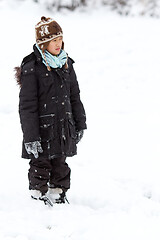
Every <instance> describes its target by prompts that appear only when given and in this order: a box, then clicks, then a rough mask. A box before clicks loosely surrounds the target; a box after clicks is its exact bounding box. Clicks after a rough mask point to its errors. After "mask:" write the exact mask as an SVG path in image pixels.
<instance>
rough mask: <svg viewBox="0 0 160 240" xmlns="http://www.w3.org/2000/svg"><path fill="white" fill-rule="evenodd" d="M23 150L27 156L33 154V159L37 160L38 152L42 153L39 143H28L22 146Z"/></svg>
mask: <svg viewBox="0 0 160 240" xmlns="http://www.w3.org/2000/svg"><path fill="white" fill-rule="evenodd" d="M24 146H25V149H26V151H27V153H28V154H31V153H32V154H33V155H34V157H35V158H38V152H39V153H42V152H43V149H42V147H41V143H40V142H39V141H35V142H29V143H25V144H24Z"/></svg>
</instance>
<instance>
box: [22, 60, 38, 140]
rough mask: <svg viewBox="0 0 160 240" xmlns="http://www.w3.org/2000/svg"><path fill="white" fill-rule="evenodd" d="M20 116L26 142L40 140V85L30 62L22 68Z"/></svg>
mask: <svg viewBox="0 0 160 240" xmlns="http://www.w3.org/2000/svg"><path fill="white" fill-rule="evenodd" d="M19 114H20V122H21V127H22V132H23V139H24V142H33V141H37V140H40V135H39V118H38V85H37V79H36V75H35V67H34V64H33V62H28V63H26V64H25V65H24V66H23V67H22V74H21V90H20V94H19Z"/></svg>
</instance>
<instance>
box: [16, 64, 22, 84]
mask: <svg viewBox="0 0 160 240" xmlns="http://www.w3.org/2000/svg"><path fill="white" fill-rule="evenodd" d="M14 72H15V75H14V76H15V79H16V82H17V85H19V87H21V72H22V69H21V67H15V68H14Z"/></svg>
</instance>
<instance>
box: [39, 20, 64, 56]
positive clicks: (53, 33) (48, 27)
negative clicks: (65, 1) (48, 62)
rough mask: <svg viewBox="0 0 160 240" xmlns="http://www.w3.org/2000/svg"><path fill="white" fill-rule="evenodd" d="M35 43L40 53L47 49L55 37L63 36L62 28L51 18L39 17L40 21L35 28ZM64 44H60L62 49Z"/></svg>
mask: <svg viewBox="0 0 160 240" xmlns="http://www.w3.org/2000/svg"><path fill="white" fill-rule="evenodd" d="M35 31H36V42H37V44H38V46H39V47H40V49H41V50H42V52H44V50H45V49H47V47H48V44H49V42H50V41H51V40H52V39H54V38H57V37H60V36H63V31H62V28H61V27H60V26H59V24H58V23H57V22H56V21H55V20H53V19H52V18H46V17H44V16H43V17H41V21H40V22H38V23H37V24H36V26H35ZM63 47H64V43H63V44H62V49H63Z"/></svg>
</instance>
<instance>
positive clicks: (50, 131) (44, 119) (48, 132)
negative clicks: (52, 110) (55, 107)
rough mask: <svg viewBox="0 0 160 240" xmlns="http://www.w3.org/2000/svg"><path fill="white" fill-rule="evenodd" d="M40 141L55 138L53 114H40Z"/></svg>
mask: <svg viewBox="0 0 160 240" xmlns="http://www.w3.org/2000/svg"><path fill="white" fill-rule="evenodd" d="M39 126H40V136H41V141H42V142H43V141H49V140H52V139H54V138H55V115H54V114H49V115H42V116H40V118H39Z"/></svg>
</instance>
